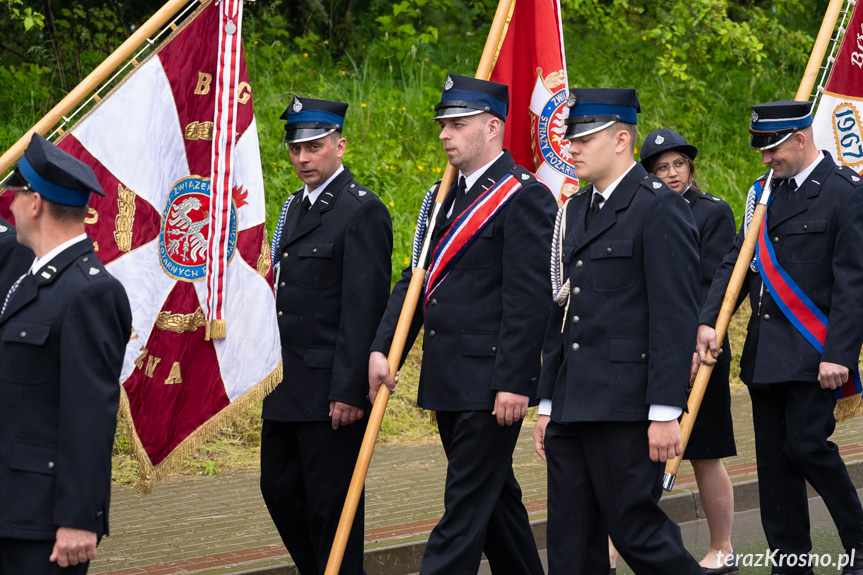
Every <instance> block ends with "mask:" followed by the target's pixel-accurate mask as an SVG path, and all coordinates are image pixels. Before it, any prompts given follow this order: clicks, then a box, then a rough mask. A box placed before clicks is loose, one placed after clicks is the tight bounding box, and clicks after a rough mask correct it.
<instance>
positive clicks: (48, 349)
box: [0, 135, 132, 575]
mask: <svg viewBox="0 0 863 575" xmlns="http://www.w3.org/2000/svg"><path fill="white" fill-rule="evenodd" d="M10 189H12V190H14V191H15V199H14V200H13V201H12V214H13V215H14V216H15V223H16V225H17V226H18V241H19V242H20V243H21V244H23V245H25V246H27V247H28V248H30V249H31V250H33V253H34V254H35V256H36V260H35V261H32V265H31V266H30V268H29V272H26V270H25V272H26V273H25V274H24V275H22V276H20V278H18V279H16V281H15V283H14V284H13V286H12V287H11V288H10V289H9V290H8V291H7V292H6V293H3V294H2V297H3V301H2V302H0V485H2V488H0V575H19V574H23V573H26V574H27V575H42V574H67V573H68V574H72V573H75V574H82V573H86V572H87V567H88V565H89V562H90V561H91V560H92V559H94V558H95V557H96V545H97V543H98V541H99V538H101V537H102V536H103V535H105V534H107V533H108V506H109V501H110V493H111V448H112V445H113V442H114V431H115V428H116V425H117V419H116V418H117V407H118V404H119V400H120V385H119V377H120V369H121V368H122V365H123V354H124V351H125V349H126V343H127V342H128V341H129V336H130V334H131V329H132V313H131V310H130V308H129V301H128V299H127V298H126V292H125V290H124V289H123V286H122V285H121V284H120V282H118V281H117V280H116V279H114V278H113V277H111V275H109V274H108V272H106V271H105V268H104V267H103V266H102V264H101V262H99V259H98V258H97V257H96V256H95V254H94V253H93V244H92V242H91V241H90V239H89V238H87V236H86V235H85V233H84V218H85V217H86V215H87V202H88V201H89V198H90V193H91V192H95V193H97V194H100V195H104V192H103V191H102V188H101V187H100V186H99V182H98V181H97V180H96V176H95V175H94V174H93V171H92V170H91V169H90V167H89V166H87V165H85V164H83V163H82V162H80V161H78V160H77V159H75V158H73V157H72V156H70V155H68V154H67V153H65V152H63V151H62V150H60V149H59V148H58V147H57V146H55V145H53V144H51V143H50V142H48V141H47V140H46V139H45V138H43V137H42V136H39V135H34V136H33V139H32V140H31V141H30V144H29V145H28V146H27V150H26V151H25V152H24V157H23V158H22V159H21V161H20V162H19V163H18V167H17V168H16V171H15V176H14V181H13V182H12V186H10Z"/></svg>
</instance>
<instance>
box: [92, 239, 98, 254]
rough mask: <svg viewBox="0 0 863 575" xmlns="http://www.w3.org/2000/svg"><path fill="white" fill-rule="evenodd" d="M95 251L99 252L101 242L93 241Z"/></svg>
mask: <svg viewBox="0 0 863 575" xmlns="http://www.w3.org/2000/svg"><path fill="white" fill-rule="evenodd" d="M93 251H94V252H98V251H99V242H97V241H96V240H93Z"/></svg>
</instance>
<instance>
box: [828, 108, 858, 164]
mask: <svg viewBox="0 0 863 575" xmlns="http://www.w3.org/2000/svg"><path fill="white" fill-rule="evenodd" d="M833 139H834V140H835V141H836V157H837V158H839V161H840V162H841V163H842V164H844V165H846V166H849V167H851V168H854V167H856V166H859V165H861V164H863V138H861V130H860V116H858V115H857V109H856V108H855V107H854V104H852V103H850V102H842V103H841V104H839V105H838V106H836V107H835V108H834V109H833Z"/></svg>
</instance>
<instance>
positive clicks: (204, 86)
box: [195, 72, 213, 96]
mask: <svg viewBox="0 0 863 575" xmlns="http://www.w3.org/2000/svg"><path fill="white" fill-rule="evenodd" d="M212 81H213V75H212V74H207V73H206V72H198V83H197V85H195V95H196V96H206V95H207V94H209V93H210V82H212Z"/></svg>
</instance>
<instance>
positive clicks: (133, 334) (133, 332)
mask: <svg viewBox="0 0 863 575" xmlns="http://www.w3.org/2000/svg"><path fill="white" fill-rule="evenodd" d="M133 339H138V332H137V331H135V328H134V327H133V328H132V333H131V334H129V341H132V340H133Z"/></svg>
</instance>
